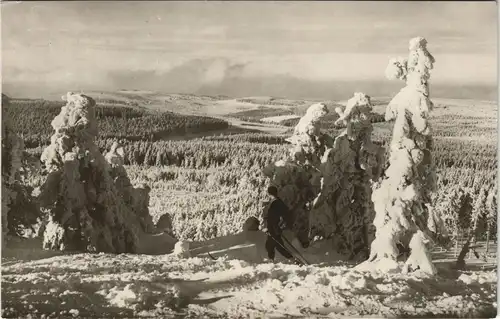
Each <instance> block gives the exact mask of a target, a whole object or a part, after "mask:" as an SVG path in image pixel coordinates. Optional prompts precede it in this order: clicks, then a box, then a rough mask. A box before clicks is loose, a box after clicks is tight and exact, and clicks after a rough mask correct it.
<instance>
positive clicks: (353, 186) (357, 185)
mask: <svg viewBox="0 0 500 319" xmlns="http://www.w3.org/2000/svg"><path fill="white" fill-rule="evenodd" d="M336 112H337V113H338V114H339V116H340V118H339V119H338V120H337V121H336V124H337V125H339V124H340V125H344V126H346V129H345V130H344V131H343V132H342V133H341V134H340V135H339V136H337V137H336V138H335V141H334V143H333V147H332V148H329V149H327V150H326V152H325V153H324V154H323V157H322V159H321V165H320V170H321V176H322V179H321V191H320V193H319V194H318V196H317V197H316V198H315V200H314V202H313V207H314V208H313V209H312V210H311V216H310V222H311V233H312V234H313V235H320V236H322V237H324V238H328V237H332V238H333V239H334V241H335V244H334V247H335V249H336V251H337V252H339V253H341V254H344V255H347V256H349V258H350V259H354V258H356V259H358V260H359V259H363V260H364V259H366V258H367V257H368V253H369V247H370V243H371V242H372V240H373V238H374V232H375V230H374V229H372V228H373V227H372V222H373V218H374V216H375V213H374V210H373V204H372V202H371V192H372V191H371V184H372V181H373V180H376V179H378V177H379V176H380V171H381V164H382V163H383V156H384V150H383V148H381V147H380V146H378V145H376V144H374V143H373V142H372V140H371V133H372V130H373V126H372V124H371V120H370V118H371V112H372V105H371V101H370V97H369V96H368V95H366V94H364V93H360V92H358V93H355V94H354V96H353V97H352V98H351V99H349V100H348V101H347V105H346V107H345V110H344V111H342V109H341V108H340V107H338V108H337V109H336Z"/></svg>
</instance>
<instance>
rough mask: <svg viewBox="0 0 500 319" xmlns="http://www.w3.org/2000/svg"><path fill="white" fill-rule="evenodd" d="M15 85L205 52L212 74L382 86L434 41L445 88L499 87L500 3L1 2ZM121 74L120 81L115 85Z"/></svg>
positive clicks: (94, 75) (88, 79)
mask: <svg viewBox="0 0 500 319" xmlns="http://www.w3.org/2000/svg"><path fill="white" fill-rule="evenodd" d="M1 6H2V75H3V82H9V83H23V82H30V83H38V82H40V83H47V82H51V83H53V84H54V85H57V84H58V83H71V84H72V85H76V86H87V85H89V84H93V85H103V86H106V85H108V86H109V85H110V81H111V78H110V74H111V73H112V74H115V75H116V74H126V73H127V72H135V71H154V72H156V73H165V72H169V71H171V70H172V69H173V68H174V67H179V66H181V65H186V64H189V63H191V62H190V61H193V60H196V59H205V60H207V61H209V62H207V63H208V64H207V63H205V64H202V65H203V68H204V70H203V72H202V73H200V74H201V75H200V74H198V75H197V76H201V77H203V81H206V82H217V81H219V80H221V78H222V77H223V76H224V74H225V72H226V71H227V70H228V68H231V67H234V66H239V69H238V76H241V77H255V76H273V75H289V76H294V77H298V78H301V79H310V80H332V79H369V80H376V79H380V80H382V81H384V80H385V78H384V69H385V67H386V65H387V62H388V59H389V58H390V57H393V56H398V55H405V54H407V52H408V51H407V48H408V40H409V39H410V38H411V37H415V36H424V37H425V38H427V40H428V42H429V45H428V48H429V50H430V51H431V53H432V54H433V55H434V56H435V58H436V68H435V70H434V73H433V76H432V78H431V80H432V81H434V82H435V83H439V82H453V83H488V84H494V83H496V73H497V54H496V50H497V35H496V30H497V21H496V18H497V8H496V4H495V2H438V3H436V2H434V3H432V2H420V1H419V2H414V1H401V2H364V1H361V2H355V1H351V2H335V1H331V2H329V1H325V2H309V1H304V2H271V1H269V2H233V3H229V2H160V1H158V2H126V1H123V2H85V3H84V2H24V3H5V2H3V3H2V5H1ZM115 80H116V79H114V80H113V81H115Z"/></svg>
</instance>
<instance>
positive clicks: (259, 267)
mask: <svg viewBox="0 0 500 319" xmlns="http://www.w3.org/2000/svg"><path fill="white" fill-rule="evenodd" d="M160 237H161V235H160ZM264 241H265V235H264V234H263V233H261V232H248V233H240V234H236V235H231V236H226V237H221V238H217V239H213V240H210V241H206V242H193V243H190V249H191V254H192V255H193V256H194V255H198V257H192V258H187V259H182V258H179V257H177V256H175V255H173V254H163V255H155V256H153V255H131V254H120V255H111V254H76V255H63V256H54V257H50V258H45V257H46V256H40V257H39V258H43V259H39V260H32V261H28V262H17V263H16V262H10V263H3V265H2V302H3V304H2V317H3V318H8V317H10V318H20V317H23V318H25V317H27V316H28V314H30V315H31V316H33V317H39V318H41V317H42V314H43V315H45V316H49V317H58V318H60V317H100V318H102V317H105V316H114V317H127V318H130V317H133V316H145V317H174V316H175V314H177V315H179V317H180V318H186V317H187V318H201V317H208V318H257V317H261V318H275V317H276V318H284V317H285V316H296V317H305V318H314V317H330V318H336V317H345V316H348V317H360V316H370V317H373V316H384V317H387V316H395V317H402V316H416V315H420V316H423V317H427V318H428V317H429V315H431V314H434V315H440V316H441V317H442V316H445V315H446V316H448V315H451V314H455V315H460V316H465V315H467V314H468V315H470V316H472V317H475V318H477V317H478V316H479V315H481V314H485V315H486V316H487V317H490V318H491V317H493V316H494V315H495V313H496V303H495V301H496V287H497V283H496V280H497V275H496V271H495V270H490V271H476V272H472V271H465V272H458V271H455V270H453V269H449V268H443V267H440V266H439V265H438V268H439V269H440V272H439V275H438V276H437V277H436V278H425V277H421V276H419V274H418V272H417V273H415V274H412V275H401V274H391V273H386V272H378V271H370V272H359V271H355V270H353V269H352V265H351V264H348V263H346V262H342V261H335V259H338V258H339V256H329V255H326V256H325V254H324V253H323V252H324V251H326V249H327V247H328V243H325V242H323V243H317V244H316V245H314V246H313V247H310V248H308V249H302V252H303V253H304V255H305V256H306V258H313V259H314V256H316V259H315V260H314V262H321V264H315V265H311V266H296V265H291V264H286V263H276V264H272V263H263V262H262V258H264V257H265V256H266V253H265V250H264ZM166 242H168V241H167V240H164V241H163V242H161V241H159V240H158V241H157V243H158V245H156V247H158V251H156V252H155V253H159V250H161V249H166V248H165V247H166V245H165V243H166ZM160 247H163V248H160ZM170 247H171V246H170ZM16 249H19V248H16ZM153 250H154V249H151V251H153ZM170 250H171V249H170ZM170 250H169V251H170ZM208 251H210V252H211V254H212V255H213V256H214V257H216V258H218V259H217V260H212V259H211V258H208V257H202V256H204V255H205V254H206V252H208ZM11 253H12V251H11ZM25 257H26V256H25ZM31 259H36V256H35V255H34V252H33V251H32V255H31Z"/></svg>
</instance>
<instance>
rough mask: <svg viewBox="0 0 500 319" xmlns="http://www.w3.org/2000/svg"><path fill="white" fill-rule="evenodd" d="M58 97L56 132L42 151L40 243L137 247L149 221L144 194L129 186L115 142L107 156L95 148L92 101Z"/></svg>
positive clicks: (52, 246)
mask: <svg viewBox="0 0 500 319" xmlns="http://www.w3.org/2000/svg"><path fill="white" fill-rule="evenodd" d="M63 100H66V101H67V104H66V105H64V106H63V107H62V108H61V112H60V113H59V115H57V116H56V117H55V118H54V120H53V121H52V127H53V128H54V130H55V133H54V135H52V138H51V144H50V145H49V146H48V147H47V148H46V149H45V150H44V152H43V153H42V157H41V160H42V162H43V163H44V164H45V166H46V168H47V170H48V172H49V175H48V177H47V181H46V182H45V184H44V185H43V186H42V190H41V194H40V197H39V198H40V201H41V204H42V206H43V207H44V208H45V209H47V210H48V215H49V216H48V223H47V225H46V227H45V231H44V234H43V237H44V238H43V247H44V248H45V249H56V250H78V251H92V252H114V253H123V252H136V250H137V247H138V238H139V235H140V234H141V233H142V232H143V231H144V228H146V229H147V228H148V227H149V226H148V225H149V224H150V222H149V220H150V218H149V220H148V219H147V216H146V214H148V213H147V207H148V203H147V202H146V203H144V202H141V201H140V198H141V197H143V198H144V200H146V201H147V200H148V199H147V196H145V195H146V194H135V193H136V192H139V193H141V190H137V191H136V190H134V189H133V188H132V187H131V185H130V181H129V180H128V178H127V177H126V172H125V170H124V169H123V167H122V166H121V164H122V163H123V161H121V160H120V156H121V155H120V154H118V153H117V152H118V150H117V148H118V147H117V146H115V147H114V149H113V150H112V151H111V152H110V153H108V155H107V157H106V158H105V157H104V156H103V155H102V154H101V153H100V152H99V149H98V147H97V146H96V144H95V142H94V140H95V138H96V136H97V134H98V129H97V121H96V118H95V114H94V107H95V101H94V100H93V99H92V98H91V97H88V96H86V95H83V94H73V93H71V92H69V93H68V94H67V95H66V96H63ZM108 161H109V162H110V163H111V164H110V163H108ZM114 179H116V181H115V180H114ZM147 191H148V190H147V189H146V190H145V192H147ZM135 196H137V197H138V198H137V199H134V198H133V197H135Z"/></svg>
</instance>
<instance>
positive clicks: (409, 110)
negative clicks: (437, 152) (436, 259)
mask: <svg viewBox="0 0 500 319" xmlns="http://www.w3.org/2000/svg"><path fill="white" fill-rule="evenodd" d="M409 50H410V53H409V56H408V59H402V58H398V59H393V60H391V61H390V63H389V66H388V68H387V70H386V76H387V77H388V78H390V79H400V80H404V81H406V86H405V87H404V88H403V89H401V91H400V92H399V93H398V94H397V95H396V96H395V97H394V98H393V99H392V101H391V102H390V103H389V105H388V106H387V110H386V114H385V119H386V121H392V120H394V121H395V123H394V131H393V136H392V140H391V143H390V150H389V151H390V158H389V167H388V168H387V170H386V171H385V178H384V179H383V180H382V181H381V182H380V184H379V185H377V186H376V187H375V188H374V191H373V195H372V200H373V203H374V205H375V212H376V216H375V220H374V226H375V227H376V238H375V240H374V241H373V242H372V245H371V252H370V258H369V260H368V261H366V262H365V263H364V264H362V265H360V266H359V268H360V269H363V268H364V267H365V266H369V265H370V264H372V263H376V264H377V265H379V266H380V267H382V265H384V266H388V265H393V266H394V267H395V266H396V265H397V263H395V262H396V260H397V257H398V249H397V247H396V244H397V243H398V242H399V243H401V244H402V245H403V246H406V247H408V246H410V248H411V255H410V257H409V258H408V260H407V262H406V264H405V267H404V269H403V270H404V271H412V270H416V269H417V268H419V269H420V270H421V271H423V272H425V273H428V274H435V273H436V269H435V267H434V265H433V264H432V261H431V259H430V255H429V252H428V249H429V245H431V244H432V241H431V238H430V236H429V234H430V232H429V230H428V226H427V222H428V220H429V218H428V216H429V211H428V205H429V204H430V202H431V198H430V195H431V192H433V191H434V190H435V187H436V175H435V171H434V165H433V161H432V157H431V151H432V136H431V128H430V124H429V120H428V118H429V112H430V111H431V110H432V107H433V104H432V102H431V100H430V98H429V87H428V80H429V77H430V70H431V69H432V68H433V64H434V58H433V56H432V55H431V54H430V53H429V51H428V50H427V41H426V40H425V39H424V38H422V37H417V38H413V39H411V40H410V45H409ZM372 266H373V265H372ZM389 267H390V268H391V267H392V266H389ZM375 268H377V267H375Z"/></svg>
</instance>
